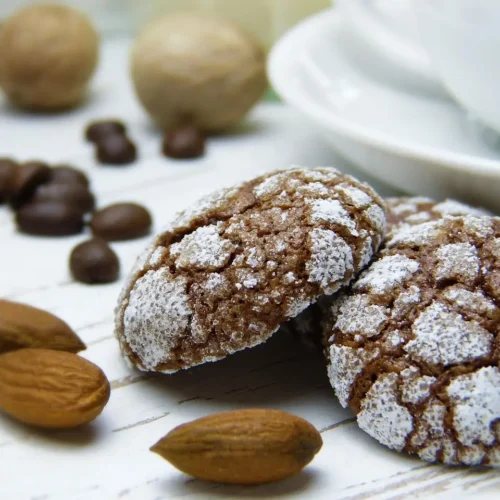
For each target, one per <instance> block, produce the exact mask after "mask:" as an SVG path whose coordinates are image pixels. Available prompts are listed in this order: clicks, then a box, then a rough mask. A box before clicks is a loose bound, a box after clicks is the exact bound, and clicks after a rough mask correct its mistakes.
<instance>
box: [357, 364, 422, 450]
mask: <svg viewBox="0 0 500 500" xmlns="http://www.w3.org/2000/svg"><path fill="white" fill-rule="evenodd" d="M397 378H398V377H397V375H396V374H394V373H389V374H387V375H383V376H382V377H380V378H379V379H378V380H377V381H376V382H375V383H374V384H373V385H372V387H371V388H370V390H369V391H368V393H367V394H366V397H365V398H364V399H363V403H362V405H361V411H360V412H359V413H358V424H359V426H360V428H361V429H363V430H364V431H365V432H367V433H368V434H370V436H372V437H374V438H375V439H376V440H377V441H379V442H380V443H382V444H385V445H386V446H389V447H390V448H393V449H394V450H397V451H401V450H402V449H403V447H404V445H405V443H406V438H407V436H408V435H409V434H410V433H411V431H412V430H413V418H412V416H411V413H410V412H409V411H408V410H407V408H406V407H405V406H402V405H400V404H399V403H398V390H397V385H396V384H397Z"/></svg>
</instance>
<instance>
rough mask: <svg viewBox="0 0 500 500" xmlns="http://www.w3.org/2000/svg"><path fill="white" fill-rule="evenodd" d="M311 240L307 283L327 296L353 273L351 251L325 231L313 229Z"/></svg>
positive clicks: (335, 236)
mask: <svg viewBox="0 0 500 500" xmlns="http://www.w3.org/2000/svg"><path fill="white" fill-rule="evenodd" d="M311 240H312V244H311V249H312V253H311V258H310V259H309V261H308V262H307V264H306V270H307V272H308V273H309V282H310V283H318V284H319V285H320V286H321V288H322V289H323V290H324V292H325V293H327V294H331V293H334V292H336V291H337V290H338V289H339V288H340V286H341V285H343V284H344V283H345V281H346V276H348V273H349V272H351V273H352V272H353V271H354V260H353V255H352V249H351V247H350V246H349V245H348V244H347V243H346V242H345V240H344V239H343V238H341V237H339V236H338V235H337V234H336V233H334V232H333V231H330V230H327V229H313V230H312V232H311ZM332 283H333V285H332Z"/></svg>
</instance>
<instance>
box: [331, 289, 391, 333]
mask: <svg viewBox="0 0 500 500" xmlns="http://www.w3.org/2000/svg"><path fill="white" fill-rule="evenodd" d="M386 311H387V310H386V308H384V307H382V306H379V305H376V304H373V303H372V302H371V301H370V299H369V298H368V297H364V296H362V295H355V296H353V297H349V296H344V297H340V298H339V299H338V313H337V315H336V317H337V321H336V322H335V328H338V329H339V330H340V331H341V332H342V333H350V334H352V333H358V332H362V334H363V335H366V336H367V337H373V336H375V335H377V334H378V333H380V331H381V330H382V328H383V326H384V324H385V322H386V321H387V319H388V316H387V312H386Z"/></svg>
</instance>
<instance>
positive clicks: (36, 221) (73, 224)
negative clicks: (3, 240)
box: [16, 201, 83, 236]
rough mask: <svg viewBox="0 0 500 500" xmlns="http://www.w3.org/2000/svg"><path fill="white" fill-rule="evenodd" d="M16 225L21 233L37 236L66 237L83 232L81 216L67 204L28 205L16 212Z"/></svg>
mask: <svg viewBox="0 0 500 500" xmlns="http://www.w3.org/2000/svg"><path fill="white" fill-rule="evenodd" d="M16 223H17V227H18V228H19V230H20V231H21V232H23V233H27V234H33V235H38V236H67V235H70V234H79V233H81V232H82V230H83V214H82V212H81V211H80V210H78V209H77V208H75V207H72V206H71V205H68V204H67V203H61V202H57V201H46V202H42V203H28V204H26V205H23V206H22V207H21V208H20V210H19V211H18V212H16Z"/></svg>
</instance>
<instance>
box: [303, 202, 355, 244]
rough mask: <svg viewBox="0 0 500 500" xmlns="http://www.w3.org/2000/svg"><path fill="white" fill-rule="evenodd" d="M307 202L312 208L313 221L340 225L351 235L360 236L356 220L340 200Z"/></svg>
mask: <svg viewBox="0 0 500 500" xmlns="http://www.w3.org/2000/svg"><path fill="white" fill-rule="evenodd" d="M307 201H308V203H309V205H310V206H311V212H312V220H313V221H314V222H317V221H324V222H332V223H333V224H339V225H340V226H343V227H345V228H347V229H349V231H350V232H351V234H354V235H355V236H357V235H358V232H357V231H356V224H355V222H354V220H353V219H352V217H351V215H350V214H349V212H348V211H347V210H346V209H345V208H344V207H343V206H342V204H341V203H340V202H339V201H338V200H323V199H319V200H307Z"/></svg>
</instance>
